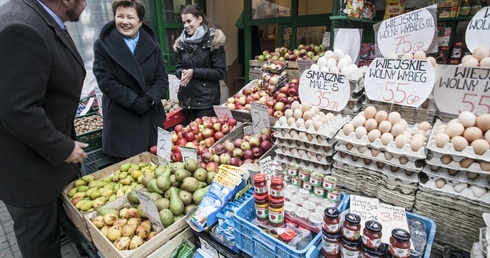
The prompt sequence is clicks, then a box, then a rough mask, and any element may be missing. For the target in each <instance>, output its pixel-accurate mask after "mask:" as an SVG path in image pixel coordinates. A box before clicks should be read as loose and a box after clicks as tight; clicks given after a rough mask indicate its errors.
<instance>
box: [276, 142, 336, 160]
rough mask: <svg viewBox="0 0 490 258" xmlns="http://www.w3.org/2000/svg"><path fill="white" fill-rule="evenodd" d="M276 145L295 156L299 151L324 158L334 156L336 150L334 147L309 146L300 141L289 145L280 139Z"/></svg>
mask: <svg viewBox="0 0 490 258" xmlns="http://www.w3.org/2000/svg"><path fill="white" fill-rule="evenodd" d="M298 143H299V144H298ZM274 145H276V146H278V147H279V148H281V147H284V148H287V149H289V150H290V151H291V152H292V153H293V154H294V153H296V152H297V150H305V151H308V152H310V153H312V154H313V155H317V154H318V155H323V156H332V155H333V154H334V152H335V149H334V147H333V146H330V147H328V146H322V147H319V146H318V145H313V144H308V143H306V142H300V141H294V142H292V143H288V142H287V141H280V140H279V139H277V140H276V142H275V143H274ZM293 151H294V152H293ZM283 152H285V151H283Z"/></svg>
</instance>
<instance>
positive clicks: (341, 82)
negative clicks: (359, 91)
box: [299, 69, 350, 111]
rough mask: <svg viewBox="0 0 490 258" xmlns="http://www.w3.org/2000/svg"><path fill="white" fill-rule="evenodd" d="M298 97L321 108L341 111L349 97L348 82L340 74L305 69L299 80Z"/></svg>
mask: <svg viewBox="0 0 490 258" xmlns="http://www.w3.org/2000/svg"><path fill="white" fill-rule="evenodd" d="M299 98H300V99H301V101H302V102H309V103H310V104H311V105H312V106H316V107H318V108H321V109H326V110H332V111H341V110H342V109H344V107H345V105H347V102H349V99H350V83H349V80H348V79H347V77H345V75H342V74H338V73H327V72H321V71H314V70H309V69H307V70H305V71H304V72H303V74H302V75H301V79H300V80H299Z"/></svg>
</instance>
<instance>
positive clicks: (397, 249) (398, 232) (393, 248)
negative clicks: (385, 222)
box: [388, 228, 410, 258]
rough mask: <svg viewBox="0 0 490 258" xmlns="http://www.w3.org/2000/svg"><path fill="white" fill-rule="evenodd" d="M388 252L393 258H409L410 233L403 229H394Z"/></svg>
mask: <svg viewBox="0 0 490 258" xmlns="http://www.w3.org/2000/svg"><path fill="white" fill-rule="evenodd" d="M388 251H389V253H390V255H391V256H392V257H395V258H408V257H409V256H410V233H408V232H407V231H406V230H404V229H401V228H395V229H393V230H392V231H391V237H390V245H389V248H388Z"/></svg>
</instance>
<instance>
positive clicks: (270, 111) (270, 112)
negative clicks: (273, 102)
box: [267, 107, 275, 116]
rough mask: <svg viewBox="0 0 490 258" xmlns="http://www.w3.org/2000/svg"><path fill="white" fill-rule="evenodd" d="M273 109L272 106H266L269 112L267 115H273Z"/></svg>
mask: <svg viewBox="0 0 490 258" xmlns="http://www.w3.org/2000/svg"><path fill="white" fill-rule="evenodd" d="M274 111H275V110H274V109H273V108H271V107H268V108H267V113H268V114H269V116H273V115H274Z"/></svg>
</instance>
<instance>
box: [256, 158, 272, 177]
mask: <svg viewBox="0 0 490 258" xmlns="http://www.w3.org/2000/svg"><path fill="white" fill-rule="evenodd" d="M258 163H259V166H260V172H261V173H262V174H264V175H265V176H266V177H267V178H271V176H273V175H274V169H273V167H272V159H271V157H270V156H267V157H265V158H263V159H261V160H259V162H258Z"/></svg>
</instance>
